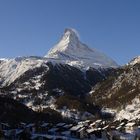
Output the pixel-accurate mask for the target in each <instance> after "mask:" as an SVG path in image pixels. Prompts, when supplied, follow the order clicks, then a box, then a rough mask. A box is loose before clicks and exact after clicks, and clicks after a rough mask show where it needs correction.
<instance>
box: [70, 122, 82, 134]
mask: <svg viewBox="0 0 140 140" xmlns="http://www.w3.org/2000/svg"><path fill="white" fill-rule="evenodd" d="M82 128H84V125H83V124H78V125H76V126H73V127H72V128H71V129H70V132H71V136H72V137H80V135H81V134H80V133H83V132H82V131H84V129H83V130H81V129H82ZM80 130H81V131H80Z"/></svg>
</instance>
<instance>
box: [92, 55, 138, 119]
mask: <svg viewBox="0 0 140 140" xmlns="http://www.w3.org/2000/svg"><path fill="white" fill-rule="evenodd" d="M90 93H91V95H90V96H91V98H92V102H94V103H95V104H97V105H99V106H102V107H107V108H112V109H115V110H116V111H117V112H119V114H118V115H117V117H118V118H126V119H132V118H137V117H139V116H140V115H139V114H140V109H139V99H140V57H137V58H135V59H133V60H132V61H131V62H130V63H128V64H127V65H125V66H123V67H121V68H118V69H116V75H115V76H110V77H108V79H107V80H105V81H103V82H101V83H98V84H97V85H96V86H95V87H93V89H92V91H91V92H90Z"/></svg>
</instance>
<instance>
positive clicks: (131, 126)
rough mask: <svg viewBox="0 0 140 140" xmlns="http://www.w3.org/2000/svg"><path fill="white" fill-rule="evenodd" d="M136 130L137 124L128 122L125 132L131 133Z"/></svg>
mask: <svg viewBox="0 0 140 140" xmlns="http://www.w3.org/2000/svg"><path fill="white" fill-rule="evenodd" d="M135 129H136V124H135V122H128V123H127V124H126V125H125V132H128V133H131V132H133V131H134V130H135Z"/></svg>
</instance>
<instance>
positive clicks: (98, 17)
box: [0, 0, 140, 64]
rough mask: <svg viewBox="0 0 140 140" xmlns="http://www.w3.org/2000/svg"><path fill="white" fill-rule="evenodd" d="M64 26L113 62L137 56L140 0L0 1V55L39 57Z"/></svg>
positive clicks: (122, 61)
mask: <svg viewBox="0 0 140 140" xmlns="http://www.w3.org/2000/svg"><path fill="white" fill-rule="evenodd" d="M66 27H71V28H75V29H76V30H77V31H78V32H79V34H80V38H81V40H82V41H83V42H84V43H86V44H87V45H89V47H94V48H97V49H98V50H101V51H102V52H104V53H106V54H107V55H108V56H110V57H112V58H113V59H114V60H116V61H117V62H118V63H119V64H125V63H127V62H128V61H129V60H130V59H131V58H133V57H135V56H138V55H140V0H0V57H10V58H12V57H16V56H29V55H38V56H43V55H45V54H46V53H47V51H48V50H49V49H50V48H51V47H52V46H53V45H54V44H55V43H56V42H57V41H58V40H59V39H60V37H61V35H62V33H63V31H64V29H65V28H66Z"/></svg>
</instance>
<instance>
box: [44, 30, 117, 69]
mask: <svg viewBox="0 0 140 140" xmlns="http://www.w3.org/2000/svg"><path fill="white" fill-rule="evenodd" d="M45 57H46V58H49V59H50V60H51V61H55V62H59V63H66V64H69V65H72V66H76V67H84V68H85V67H95V68H98V67H117V66H118V65H117V64H116V62H115V61H113V60H112V59H111V58H109V57H107V56H106V55H105V54H103V53H101V52H99V51H97V50H96V49H91V48H89V47H88V46H87V45H85V44H83V43H82V42H80V40H79V38H78V35H77V32H76V31H75V30H74V29H65V32H64V34H63V36H62V38H61V40H60V41H59V42H58V44H56V45H55V46H54V47H53V48H52V49H51V50H50V51H49V52H48V54H47V55H46V56H45Z"/></svg>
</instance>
